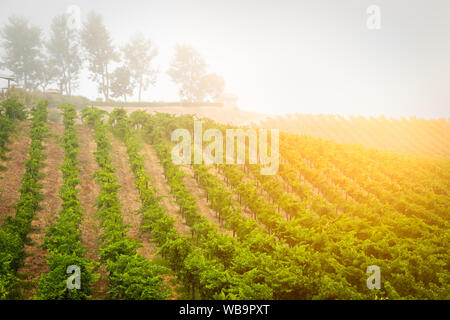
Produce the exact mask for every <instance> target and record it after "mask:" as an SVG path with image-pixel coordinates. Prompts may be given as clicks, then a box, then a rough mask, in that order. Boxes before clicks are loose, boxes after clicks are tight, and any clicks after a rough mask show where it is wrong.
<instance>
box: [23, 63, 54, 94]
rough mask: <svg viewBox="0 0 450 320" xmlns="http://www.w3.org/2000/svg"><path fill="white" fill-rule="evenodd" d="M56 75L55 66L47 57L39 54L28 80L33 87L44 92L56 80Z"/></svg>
mask: <svg viewBox="0 0 450 320" xmlns="http://www.w3.org/2000/svg"><path fill="white" fill-rule="evenodd" d="M58 74H59V71H58V68H57V66H56V65H55V64H54V63H53V62H52V61H50V60H49V58H48V57H47V56H45V55H43V54H41V57H40V58H39V59H38V60H37V65H36V70H35V71H34V72H33V73H32V74H31V77H30V80H31V81H32V82H33V84H34V85H33V87H41V89H42V91H43V92H45V90H47V87H48V86H49V85H50V84H51V83H53V82H54V81H55V79H57V75H58Z"/></svg>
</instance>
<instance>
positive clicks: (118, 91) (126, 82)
mask: <svg viewBox="0 0 450 320" xmlns="http://www.w3.org/2000/svg"><path fill="white" fill-rule="evenodd" d="M111 78H112V79H111V96H112V97H113V98H118V97H123V99H124V101H127V95H132V94H133V86H132V84H131V73H130V71H129V70H128V69H127V68H126V67H119V68H117V69H116V70H114V73H113V74H112V76H111Z"/></svg>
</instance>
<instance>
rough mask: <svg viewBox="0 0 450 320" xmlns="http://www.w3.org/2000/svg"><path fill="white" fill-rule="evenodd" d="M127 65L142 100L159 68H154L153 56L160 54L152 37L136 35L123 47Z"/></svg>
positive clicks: (154, 80) (153, 81)
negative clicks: (143, 93)
mask: <svg viewBox="0 0 450 320" xmlns="http://www.w3.org/2000/svg"><path fill="white" fill-rule="evenodd" d="M122 51H123V53H124V60H125V66H126V67H127V68H128V70H129V71H130V73H131V78H132V80H133V85H135V86H137V87H138V90H139V93H138V98H139V101H141V95H142V91H143V90H147V89H148V86H149V85H150V84H152V85H153V84H155V82H156V75H157V70H156V69H152V67H151V64H152V61H153V58H154V57H156V55H157V54H158V50H157V49H156V48H155V47H154V45H153V43H152V41H151V40H150V39H146V38H145V37H144V36H143V35H142V34H138V35H136V36H135V37H134V38H133V39H131V41H130V42H129V43H128V44H126V45H125V46H124V47H123V49H122Z"/></svg>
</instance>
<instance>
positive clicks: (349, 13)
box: [0, 0, 450, 118]
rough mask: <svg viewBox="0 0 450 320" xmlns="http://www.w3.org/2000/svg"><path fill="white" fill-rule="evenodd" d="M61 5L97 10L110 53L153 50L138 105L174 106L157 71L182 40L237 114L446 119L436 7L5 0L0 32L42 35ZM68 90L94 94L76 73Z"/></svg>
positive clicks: (442, 4) (448, 76)
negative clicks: (143, 44)
mask: <svg viewBox="0 0 450 320" xmlns="http://www.w3.org/2000/svg"><path fill="white" fill-rule="evenodd" d="M373 4H375V5H377V6H379V8H380V18H381V21H380V23H381V24H380V26H381V28H380V29H377V30H370V29H368V27H367V25H366V22H367V19H368V18H369V14H368V13H367V8H368V7H369V6H370V5H373ZM71 5H75V6H78V7H79V9H80V13H81V21H82V22H84V21H85V20H86V18H87V15H88V13H89V12H90V11H95V12H96V13H98V14H101V15H102V17H103V20H104V23H105V25H106V28H107V29H108V31H109V32H110V34H111V38H112V40H113V44H114V45H116V46H122V45H124V44H125V43H126V42H127V41H128V40H129V38H130V37H132V36H133V35H134V34H135V33H136V32H142V33H143V34H144V35H145V36H146V37H149V38H150V39H151V40H152V41H153V43H154V44H155V45H156V47H157V48H158V55H157V56H156V58H155V67H157V68H158V70H159V74H158V78H157V82H156V84H155V86H150V88H149V89H148V90H146V91H145V92H144V93H143V95H142V100H143V101H177V100H178V90H177V88H176V86H175V85H174V84H173V83H172V81H171V79H170V77H169V76H168V75H167V69H168V68H169V65H170V62H171V60H172V58H173V55H174V51H175V50H174V48H175V45H176V44H188V45H191V46H192V47H193V48H195V49H196V50H198V52H200V53H201V54H202V55H203V57H204V58H205V61H206V63H207V64H208V69H210V70H211V71H212V72H215V73H217V74H219V75H221V76H222V77H223V78H224V80H225V81H226V88H225V92H227V93H232V94H235V95H236V96H237V97H238V99H239V100H238V106H239V107H240V108H241V109H244V110H247V111H253V112H259V113H265V114H286V113H315V114H318V113H333V114H340V115H351V114H356V115H366V116H368V115H379V114H384V115H387V116H396V117H398V116H410V115H416V116H419V117H425V118H430V117H431V118H437V117H449V116H450V108H449V101H450V93H449V92H450V90H448V88H449V86H450V59H449V57H450V19H449V17H448V16H449V12H450V2H448V1H445V0H432V1H406V0H401V1H400V0H399V1H387V0H380V1H376V2H373V1H366V0H362V1H361V0H346V1H334V0H319V1H293V0H290V1H289V0H281V1H253V0H249V1H236V0H230V1H226V2H225V1H203V0H193V1H173V0H169V1H138V0H129V1H106V0H99V1H87V0H70V1H66V0H63V1H51V0H43V1H39V4H37V2H36V1H31V0H28V1H27V0H16V1H9V2H6V1H2V4H1V10H0V25H2V26H3V25H4V24H5V23H7V21H8V18H9V17H10V16H11V15H19V16H23V17H25V18H27V19H29V21H30V23H31V24H32V25H38V26H40V27H41V28H42V30H43V33H44V34H45V36H46V38H48V33H49V28H50V24H51V21H52V18H53V17H54V16H56V15H59V14H62V13H64V12H66V11H67V9H68V8H69V6H71ZM5 72H7V71H6V70H2V71H0V73H5ZM5 85H6V84H5V82H4V81H2V82H1V83H0V86H1V87H4V86H5ZM74 94H79V95H84V96H87V97H89V98H90V99H96V98H97V97H99V96H101V95H99V94H98V92H97V86H96V84H95V83H93V82H91V81H89V80H88V71H87V69H86V68H84V69H83V71H82V73H81V77H80V86H79V88H78V89H76V90H74ZM136 95H137V93H136V92H135V95H134V97H132V99H130V100H136V99H137V96H136Z"/></svg>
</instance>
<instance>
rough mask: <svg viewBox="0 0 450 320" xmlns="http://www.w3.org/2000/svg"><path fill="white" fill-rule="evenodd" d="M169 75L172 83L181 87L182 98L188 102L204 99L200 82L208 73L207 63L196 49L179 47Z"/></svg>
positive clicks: (184, 46)
mask: <svg viewBox="0 0 450 320" xmlns="http://www.w3.org/2000/svg"><path fill="white" fill-rule="evenodd" d="M167 73H168V74H169V76H170V77H171V78H172V81H173V82H175V83H176V84H178V85H179V86H180V89H179V94H180V98H182V99H186V100H188V101H194V100H201V99H202V98H203V94H202V90H201V86H200V81H201V79H202V77H203V76H204V75H205V73H206V63H205V60H204V59H203V57H202V56H201V55H200V53H198V52H197V51H196V50H195V49H194V48H192V47H190V46H186V45H177V46H176V49H175V58H174V59H173V61H172V64H171V67H170V69H169V71H168V72H167Z"/></svg>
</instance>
